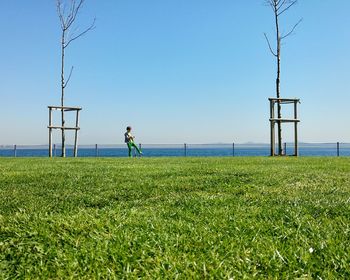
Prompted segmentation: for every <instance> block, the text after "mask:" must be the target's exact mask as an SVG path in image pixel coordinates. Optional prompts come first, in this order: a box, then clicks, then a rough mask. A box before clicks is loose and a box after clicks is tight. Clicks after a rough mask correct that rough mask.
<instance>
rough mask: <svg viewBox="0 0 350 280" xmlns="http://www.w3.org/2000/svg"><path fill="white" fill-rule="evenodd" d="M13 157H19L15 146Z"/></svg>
mask: <svg viewBox="0 0 350 280" xmlns="http://www.w3.org/2000/svg"><path fill="white" fill-rule="evenodd" d="M13 156H14V157H17V145H13Z"/></svg>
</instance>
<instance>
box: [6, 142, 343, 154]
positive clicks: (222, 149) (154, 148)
mask: <svg viewBox="0 0 350 280" xmlns="http://www.w3.org/2000/svg"><path fill="white" fill-rule="evenodd" d="M286 148H287V149H286V151H287V155H288V154H289V155H292V154H293V153H294V150H293V145H292V144H289V143H288V144H287V146H286ZM142 151H143V157H183V156H189V157H232V156H269V155H270V146H269V145H268V144H236V145H234V146H233V144H187V145H186V148H185V145H184V144H181V145H177V144H174V145H170V144H164V145H161V144H152V145H151V144H148V145H147V144H145V145H142ZM60 153H61V148H60V146H59V145H56V146H55V149H53V155H54V156H59V155H60ZM135 153H136V152H135V151H134V152H133V154H135ZM66 154H67V156H68V157H71V156H73V147H72V146H67V149H66ZM337 154H338V151H337V144H336V143H318V144H314V143H313V144H309V143H302V144H300V145H299V155H300V156H337ZM127 155H128V151H127V147H126V145H97V149H96V146H95V145H81V146H79V149H78V156H79V157H96V156H98V157H127ZM339 155H340V156H350V143H340V144H339ZM14 156H16V157H47V156H48V147H47V146H46V145H37V146H25V145H18V146H16V147H14V146H0V157H14Z"/></svg>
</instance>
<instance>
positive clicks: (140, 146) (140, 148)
mask: <svg viewBox="0 0 350 280" xmlns="http://www.w3.org/2000/svg"><path fill="white" fill-rule="evenodd" d="M139 150H140V152H142V145H141V143H140V144H139ZM139 157H142V154H139Z"/></svg>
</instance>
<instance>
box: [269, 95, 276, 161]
mask: <svg viewBox="0 0 350 280" xmlns="http://www.w3.org/2000/svg"><path fill="white" fill-rule="evenodd" d="M274 118H275V102H274V101H273V100H270V130H271V131H270V133H271V135H270V137H271V139H270V141H271V151H270V156H272V157H273V156H274V155H275V121H274V120H273V119H274Z"/></svg>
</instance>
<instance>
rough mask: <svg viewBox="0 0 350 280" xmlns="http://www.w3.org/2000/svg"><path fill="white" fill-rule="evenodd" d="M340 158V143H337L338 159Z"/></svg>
mask: <svg viewBox="0 0 350 280" xmlns="http://www.w3.org/2000/svg"><path fill="white" fill-rule="evenodd" d="M339 156H340V143H339V142H337V157H339Z"/></svg>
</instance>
